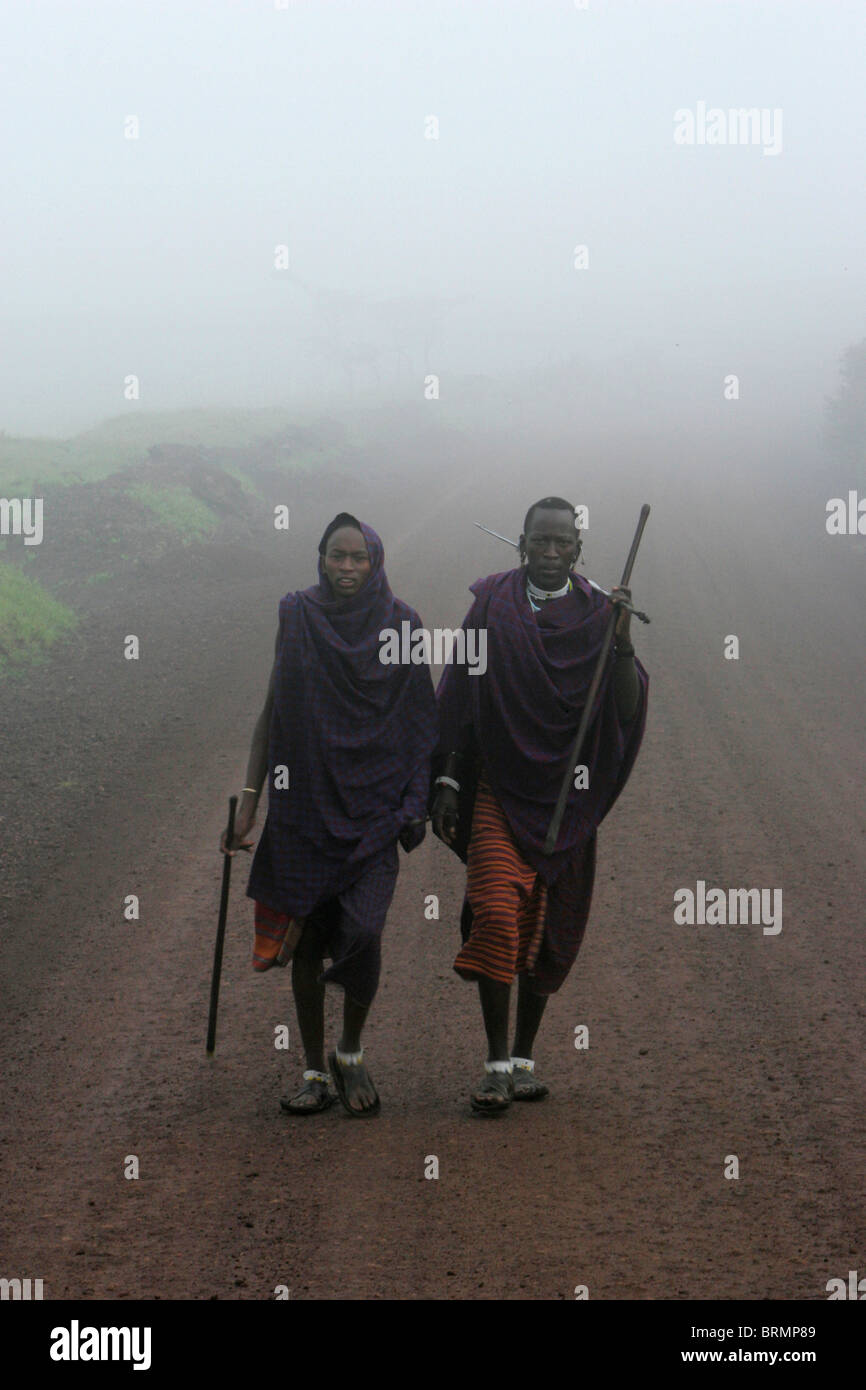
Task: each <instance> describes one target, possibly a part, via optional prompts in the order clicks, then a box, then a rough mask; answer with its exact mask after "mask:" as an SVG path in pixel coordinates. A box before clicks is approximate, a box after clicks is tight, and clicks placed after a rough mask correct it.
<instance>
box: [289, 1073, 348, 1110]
mask: <svg viewBox="0 0 866 1390" xmlns="http://www.w3.org/2000/svg"><path fill="white" fill-rule="evenodd" d="M304 1082H305V1084H304V1085H303V1086H302V1087H301V1089H300V1091H298V1094H297V1095H296V1096H292V1098H291V1100H287V1099H286V1098H285V1097H283V1099H282V1100H281V1101H280V1109H281V1110H284V1111H285V1112H286V1114H287V1115H318V1114H319V1112H320V1111H321V1110H330V1108H331V1106H332V1105H333V1104H334V1102H335V1100H336V1099H337V1097H336V1096H335V1095H334V1094H333V1092H332V1090H331V1088H330V1085H329V1084H328V1073H327V1072H324V1071H305V1072H304ZM305 1096H313V1097H315V1104H313V1105H304V1104H303V1103H302V1104H300V1105H299V1104H298V1102H299V1101H303V1098H304V1097H305Z"/></svg>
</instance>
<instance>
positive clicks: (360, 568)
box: [322, 526, 372, 598]
mask: <svg viewBox="0 0 866 1390" xmlns="http://www.w3.org/2000/svg"><path fill="white" fill-rule="evenodd" d="M322 564H323V565H324V569H325V574H326V575H327V576H328V580H329V582H330V585H331V588H332V589H333V591H334V593H335V594H336V596H337V598H351V597H352V595H353V594H356V593H357V592H358V590H359V589H360V588H361V587H362V586H363V585H364V584H365V583H366V582H367V579H368V578H369V575H370V570H371V568H372V566H371V564H370V556H369V555H368V554H367V542H366V541H365V540H364V537H363V536H362V535H361V532H360V531H358V530H357V529H356V527H354V526H341V527H340V529H339V530H338V531H333V532H332V533H331V535H330V536H329V537H328V544H327V545H326V547H325V554H324V556H323V557H322Z"/></svg>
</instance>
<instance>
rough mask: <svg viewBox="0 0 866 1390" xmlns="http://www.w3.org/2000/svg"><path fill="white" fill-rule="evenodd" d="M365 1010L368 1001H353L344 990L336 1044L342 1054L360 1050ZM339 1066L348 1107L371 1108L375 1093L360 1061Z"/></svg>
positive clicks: (367, 1008)
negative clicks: (340, 1025) (340, 1034)
mask: <svg viewBox="0 0 866 1390" xmlns="http://www.w3.org/2000/svg"><path fill="white" fill-rule="evenodd" d="M369 1012H370V1008H369V1005H366V1004H357V1003H356V1002H355V1000H354V999H352V998H351V997H350V996H349V995H348V994H347V995H346V997H345V999H344V1001H343V1035H342V1037H341V1038H340V1041H339V1044H338V1046H337V1051H338V1052H342V1053H344V1054H345V1053H352V1052H360V1051H361V1032H362V1030H363V1027H364V1024H365V1022H366V1020H367V1014H368V1013H369ZM338 1060H339V1059H338ZM340 1070H341V1074H342V1077H343V1084H344V1086H345V1088H346V1100H347V1101H348V1103H349V1108H350V1109H351V1110H357V1111H363V1110H371V1109H372V1108H373V1107H374V1106H375V1105H376V1103H377V1101H378V1099H379V1097H378V1094H377V1091H376V1087H375V1086H374V1085H373V1082H372V1080H371V1079H370V1073H369V1072H368V1071H367V1068H366V1066H365V1065H364V1063H363V1062H359V1063H357V1064H355V1065H351V1064H349V1063H345V1062H344V1063H340Z"/></svg>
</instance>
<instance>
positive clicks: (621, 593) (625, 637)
mask: <svg viewBox="0 0 866 1390" xmlns="http://www.w3.org/2000/svg"><path fill="white" fill-rule="evenodd" d="M610 596H611V599H612V601H613V602H614V603H616V600H617V599H618V598H624V599H627V600H628V602H629V603H631V589H624V588H622V586H621V585H619V584H616V585H614V587H613V588H612V589H611V591H610ZM630 633H631V613H630V612H629V610H628V609H627V608H621V609H620V611H619V617H618V618H617V621H616V628H615V630H614V637H615V638H616V639H617V641H620V640H622V641H624V642H630V641H631V636H630Z"/></svg>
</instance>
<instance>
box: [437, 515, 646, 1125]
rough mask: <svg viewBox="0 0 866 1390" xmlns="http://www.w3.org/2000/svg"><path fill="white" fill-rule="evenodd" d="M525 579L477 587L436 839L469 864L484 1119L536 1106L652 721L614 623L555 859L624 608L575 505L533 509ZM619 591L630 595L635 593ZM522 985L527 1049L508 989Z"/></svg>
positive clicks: (449, 705)
mask: <svg viewBox="0 0 866 1390" xmlns="http://www.w3.org/2000/svg"><path fill="white" fill-rule="evenodd" d="M519 546H520V559H521V566H520V568H517V569H513V570H509V571H507V572H505V573H503V574H492V575H489V576H488V577H487V578H486V579H479V580H477V581H476V583H475V584H473V585H472V586H471V591H472V593H473V594H474V595H475V602H474V603H473V604H472V607H471V608H470V610H469V612H468V614H467V615H466V618H465V619H464V622H463V626H464V628H476V629H486V631H487V669H486V672H485V673H484V674H483V675H473V674H471V673H470V672H469V671H468V670H467V668H466V667H465V666H458V665H450V666H447V667H446V669H445V673H444V675H443V677H442V680H441V681H440V683H439V688H438V690H437V699H438V701H439V710H440V720H441V736H440V744H439V756H438V758H437V766H438V767H439V768H440V769H441V771H440V776H439V777H438V778H437V780H436V796H435V800H434V804H433V829H434V831H435V833H436V834H437V835H438V836H439V837H440V839H442V840H444V842H445V843H446V844H448V845H450V846H451V847H452V848H453V849H454V850H455V852H456V853H458V854H459V855H460V857H461V858H462V859H465V861H466V865H467V878H466V901H465V902H464V906H463V914H462V919H461V927H462V932H463V947H462V949H461V951H460V952H459V954H458V956H457V959H456V960H455V962H454V969H455V970H456V971H457V973H458V975H460V976H461V977H462V978H464V979H476V980H477V981H478V988H479V994H480V998H481V1009H482V1013H483V1015H484V1026H485V1029H486V1032H487V1041H488V1060H487V1062H486V1063H485V1075H484V1079H483V1081H482V1082H481V1084H480V1086H479V1087H478V1088H477V1090H476V1091H475V1092H474V1093H473V1094H472V1097H471V1105H472V1108H473V1110H475V1111H476V1112H478V1113H482V1114H493V1113H498V1112H501V1111H503V1110H506V1109H508V1107H509V1105H510V1104H511V1101H512V1099H514V1100H537V1099H541V1098H542V1097H543V1096H545V1095H547V1087H546V1086H545V1085H544V1084H543V1083H542V1082H541V1081H540V1080H539V1079H538V1078H537V1077H536V1076H535V1075H534V1070H535V1063H534V1060H533V1048H534V1043H535V1037H536V1034H537V1032H538V1028H539V1025H540V1023H541V1019H542V1015H543V1013H544V1009H545V1005H546V1003H547V999H548V996H549V995H550V994H553V993H554V992H555V991H556V990H557V989H559V987H560V985H561V984H562V982H563V980H564V979H565V977H566V975H567V974H568V972H569V970H570V969H571V966H572V965H573V964H574V960H575V958H576V956H577V952H578V950H579V948H580V943H581V941H582V939H583V934H584V931H585V929H586V923H587V918H588V916H589V907H590V901H591V897H592V887H593V879H594V876H595V849H596V830H597V828H598V826H599V824H600V823H601V821H602V820H603V819H604V817H605V816H606V815H607V813H608V811H609V810H610V808H611V806H612V805H613V803H614V802H615V801H616V798H617V797H618V796H619V793H620V792H621V791H622V789H623V787H624V786H625V783H626V780H627V778H628V776H629V773H630V772H631V769H632V766H633V764H634V761H635V758H636V756H637V752H638V749H639V747H640V742H641V738H642V737H643V730H644V724H645V721H646V706H647V688H648V677H647V673H646V671H645V670H644V668H643V666H642V665H641V663H640V662H639V661H637V660H636V659H635V655H634V647H633V646H632V644H631V640H630V619H631V614H630V613H629V612H628V611H627V610H625V609H623V610H622V611H621V613H620V616H619V619H618V621H617V624H616V633H615V639H614V644H613V646H612V648H611V651H610V655H609V658H608V662H607V666H606V669H605V672H604V677H603V679H602V681H601V684H600V686H599V689H598V693H597V696H596V700H595V713H594V715H593V717H592V719H591V721H590V724H589V727H588V730H587V735H586V739H585V741H584V746H583V749H582V750H581V753H580V762H579V764H578V767H577V768H576V769H574V770H573V771H574V785H573V787H572V789H571V791H570V793H569V798H568V802H567V804H566V808H565V815H564V816H563V820H562V827H561V829H560V832H559V838H558V840H557V847H556V850H555V852H554V853H553V854H552V855H551V856H549V857H548V856H547V855H545V854H544V852H543V845H544V840H545V837H546V835H547V830H548V826H549V824H550V820H551V817H552V815H553V812H554V808H555V806H556V801H557V797H558V795H559V789H560V786H561V784H562V779H563V777H564V775H565V770H566V763H567V760H568V758H569V756H570V752H571V746H572V744H573V741H574V737H575V734H576V732H577V726H578V724H579V722H580V716H581V713H582V710H583V707H584V705H585V703H586V697H587V694H588V690H589V686H590V682H591V680H592V676H593V672H594V670H595V666H596V662H597V660H598V656H599V652H600V649H601V646H602V642H603V638H604V634H605V630H606V627H607V622H608V619H609V616H610V612H611V606H610V605H611V601H610V599H608V598H606V597H605V596H604V595H602V594H601V593H599V591H598V590H597V589H594V588H593V587H592V586H591V585H590V584H589V583H588V582H587V581H586V580H585V579H583V578H581V577H580V576H579V575H577V574H574V573H572V567H573V566H574V564H575V562H576V560H577V557H578V555H579V554H580V547H581V541H580V532H579V530H578V529H577V526H576V520H575V510H574V507H573V506H572V505H571V503H570V502H566V501H565V500H564V499H563V498H561V497H545V498H543V499H542V500H541V501H540V502H536V503H534V505H533V506H532V507H530V509H529V511H528V512H527V514H526V520H525V522H524V526H523V532H522V534H521V536H520V542H519ZM613 592H614V594H615V595H621V596H622V597H623V598H629V597H630V592H629V590H628V589H615V590H614V591H613ZM515 974H517V975H518V976H519V985H518V996H517V1026H516V1031H515V1036H514V1046H513V1048H512V1049H510V1050H509V1047H508V1019H509V1002H510V995H511V984H512V981H513V979H514V976H515Z"/></svg>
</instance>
